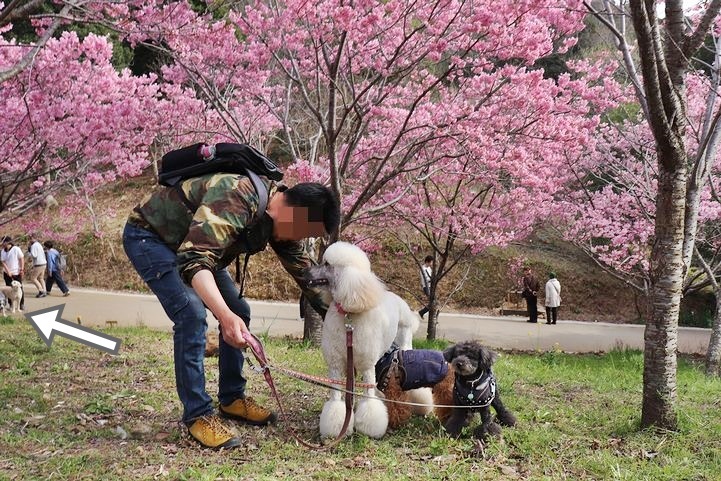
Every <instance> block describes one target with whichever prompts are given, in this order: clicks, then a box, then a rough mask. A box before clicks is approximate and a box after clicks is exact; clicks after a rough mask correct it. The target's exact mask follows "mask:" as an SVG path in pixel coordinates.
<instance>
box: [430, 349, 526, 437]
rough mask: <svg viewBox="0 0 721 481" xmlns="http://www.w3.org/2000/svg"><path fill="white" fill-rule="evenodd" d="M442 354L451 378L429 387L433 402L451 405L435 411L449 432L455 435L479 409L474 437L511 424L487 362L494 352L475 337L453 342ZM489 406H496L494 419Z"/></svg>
mask: <svg viewBox="0 0 721 481" xmlns="http://www.w3.org/2000/svg"><path fill="white" fill-rule="evenodd" d="M443 357H444V358H445V359H446V361H448V362H449V363H450V365H451V368H452V369H451V371H452V372H453V373H454V376H453V382H452V383H450V382H448V383H443V382H441V383H439V384H437V385H436V386H435V387H434V388H433V400H434V403H435V404H436V405H453V406H456V407H454V408H443V407H437V408H436V410H435V411H436V415H437V416H438V418H439V419H440V420H441V422H442V423H443V426H444V427H445V428H446V431H447V432H448V433H449V434H450V435H451V436H456V437H457V436H459V435H460V434H461V431H462V430H463V428H464V427H465V426H468V424H469V423H470V421H471V419H472V418H473V415H474V414H475V413H477V412H479V413H481V425H480V426H479V427H477V428H476V429H475V430H474V432H473V435H474V437H476V438H478V439H480V440H485V439H486V437H487V436H488V435H489V434H490V435H494V436H498V435H500V434H501V426H499V424H501V425H503V426H515V424H516V417H515V416H514V415H513V414H512V413H511V412H510V411H509V410H508V409H506V407H505V406H504V405H503V401H502V400H501V395H500V392H499V390H498V386H497V385H496V378H495V376H494V375H493V371H492V370H491V366H492V365H493V363H494V362H495V360H496V358H497V357H498V355H497V354H496V353H495V352H493V351H491V350H490V349H487V348H485V347H483V346H482V345H480V344H479V343H478V342H475V341H466V342H461V343H458V344H455V345H453V346H451V347H449V348H448V349H446V350H445V351H443ZM491 406H493V408H494V409H495V410H496V418H497V421H498V423H496V422H495V421H494V419H493V418H492V416H491Z"/></svg>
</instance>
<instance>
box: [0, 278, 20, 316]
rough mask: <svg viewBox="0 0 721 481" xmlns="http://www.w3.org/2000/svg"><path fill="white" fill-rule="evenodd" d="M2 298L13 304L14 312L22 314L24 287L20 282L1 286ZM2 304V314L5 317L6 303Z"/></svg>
mask: <svg viewBox="0 0 721 481" xmlns="http://www.w3.org/2000/svg"><path fill="white" fill-rule="evenodd" d="M0 296H2V297H4V298H5V299H7V300H9V301H10V302H11V303H12V312H20V300H21V299H22V298H23V285H22V284H21V283H20V282H18V281H12V282H11V283H10V285H9V286H0ZM3 301H4V299H3ZM2 304H3V305H2V314H3V316H4V315H5V303H4V302H3V303H2Z"/></svg>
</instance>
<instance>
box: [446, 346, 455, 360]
mask: <svg viewBox="0 0 721 481" xmlns="http://www.w3.org/2000/svg"><path fill="white" fill-rule="evenodd" d="M454 357H456V346H455V345H453V346H451V347H447V348H446V349H445V350H444V351H443V359H445V360H446V361H447V362H451V361H452V360H453V358H454Z"/></svg>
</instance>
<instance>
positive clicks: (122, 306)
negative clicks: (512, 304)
mask: <svg viewBox="0 0 721 481" xmlns="http://www.w3.org/2000/svg"><path fill="white" fill-rule="evenodd" d="M26 287H27V291H26V298H25V304H26V306H25V307H26V312H32V311H35V310H38V309H43V308H45V307H52V306H58V305H60V304H65V308H64V310H63V315H62V317H63V319H67V320H70V321H75V320H76V319H77V317H78V316H80V318H81V322H82V324H83V325H85V326H105V325H107V321H117V325H118V326H147V327H150V328H153V329H161V330H166V331H170V330H171V328H172V323H171V322H170V320H169V319H168V317H167V316H166V315H165V313H164V312H163V310H162V308H161V307H160V304H159V303H158V302H157V300H156V299H155V297H154V296H152V295H143V294H130V293H123V292H110V291H97V290H91V289H73V290H72V293H71V295H70V296H69V297H60V293H59V292H55V293H53V294H52V295H51V296H49V297H45V298H42V299H36V298H35V297H34V296H35V294H36V290H35V288H34V287H32V286H30V285H27V286H26ZM250 305H251V309H252V313H253V321H252V323H251V331H253V332H254V333H266V332H267V333H268V334H269V335H271V336H285V335H291V336H297V337H300V336H302V335H303V323H302V322H301V321H300V320H299V319H298V307H297V305H296V304H292V303H282V302H265V301H250ZM561 314H563V313H561ZM558 322H559V323H558V324H557V325H553V326H552V325H546V324H545V323H543V321H541V323H539V324H529V323H527V322H525V320H524V319H523V318H521V317H511V316H506V317H489V316H477V315H470V314H457V313H443V314H441V316H440V319H439V324H438V332H437V334H438V337H439V338H445V339H448V340H450V341H458V340H464V339H478V340H481V341H482V342H484V343H485V344H487V345H489V346H491V347H495V348H502V349H520V350H534V349H540V350H548V349H552V348H554V346H558V348H560V349H562V350H564V351H568V352H596V351H608V350H610V349H613V348H614V347H616V346H626V347H632V348H635V349H643V332H644V328H643V326H639V325H629V324H611V323H604V322H597V323H589V322H579V321H566V320H560V321H558ZM208 324H209V326H210V327H211V328H215V327H216V326H217V321H216V320H215V318H213V316H212V315H209V316H208ZM426 327H427V326H426V323H423V324H421V327H420V328H419V329H418V332H417V333H416V337H418V338H424V337H425V334H426ZM710 332H711V331H710V329H700V328H693V327H682V328H680V329H679V351H681V352H684V353H702V354H705V353H706V348H707V346H708V341H709V337H710Z"/></svg>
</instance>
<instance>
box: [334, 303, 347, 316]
mask: <svg viewBox="0 0 721 481" xmlns="http://www.w3.org/2000/svg"><path fill="white" fill-rule="evenodd" d="M334 304H335V308H336V310H337V311H338V314H340V315H341V316H347V315H348V311H346V310H345V309H343V306H341V305H340V302H335V303H334Z"/></svg>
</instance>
